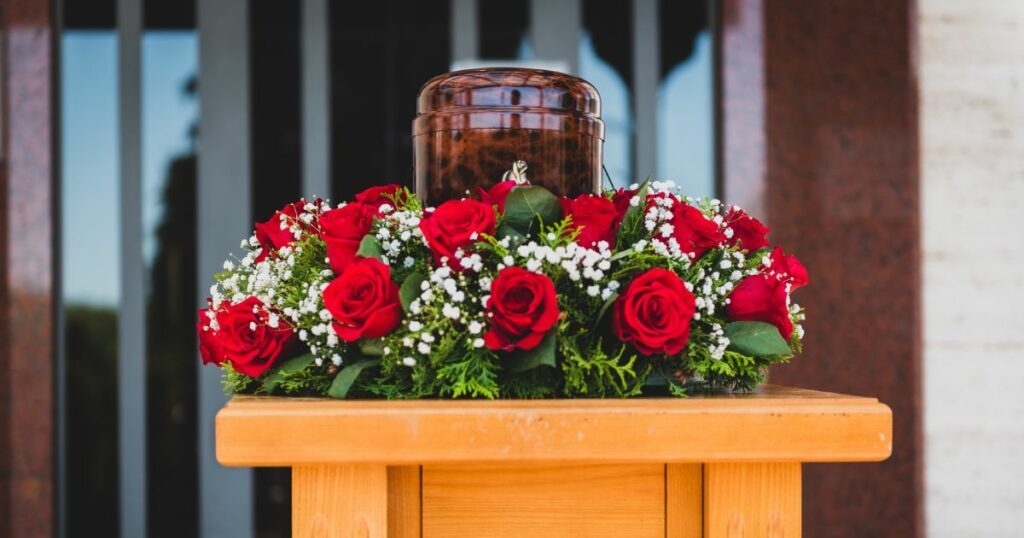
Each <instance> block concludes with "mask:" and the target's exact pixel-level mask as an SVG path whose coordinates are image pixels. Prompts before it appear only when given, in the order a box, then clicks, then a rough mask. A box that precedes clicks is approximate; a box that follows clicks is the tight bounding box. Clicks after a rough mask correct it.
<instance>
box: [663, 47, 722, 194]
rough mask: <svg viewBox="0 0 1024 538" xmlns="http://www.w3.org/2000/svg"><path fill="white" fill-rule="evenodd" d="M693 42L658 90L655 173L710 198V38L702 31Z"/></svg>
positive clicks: (712, 189) (712, 176) (712, 179)
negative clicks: (689, 53) (685, 56)
mask: <svg viewBox="0 0 1024 538" xmlns="http://www.w3.org/2000/svg"><path fill="white" fill-rule="evenodd" d="M694 41H695V46H694V47H693V54H692V55H691V56H690V57H689V58H687V59H686V60H684V61H682V62H680V63H679V64H677V65H676V66H675V67H674V68H673V69H672V70H671V71H669V73H668V74H667V75H666V76H665V77H664V78H663V79H662V81H661V84H660V87H659V89H658V120H659V121H658V177H661V178H666V179H674V180H675V181H676V183H678V184H679V185H680V186H681V187H682V189H683V192H685V193H686V194H688V195H690V196H696V197H699V196H714V194H715V174H714V145H713V142H714V132H713V131H714V118H713V117H712V111H713V106H714V102H713V97H712V83H711V36H710V35H709V32H708V31H707V30H705V31H702V32H701V33H700V34H698V35H697V37H696V39H695V40H694Z"/></svg>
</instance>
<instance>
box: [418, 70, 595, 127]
mask: <svg viewBox="0 0 1024 538" xmlns="http://www.w3.org/2000/svg"><path fill="white" fill-rule="evenodd" d="M416 111H417V115H416V120H415V121H414V122H413V136H415V135H419V134H422V133H425V132H429V131H436V130H449V129H467V128H468V129H473V128H485V129H486V128H524V129H543V130H562V131H564V130H566V129H567V128H570V127H573V128H575V129H577V130H579V131H580V132H581V133H582V134H590V135H594V136H597V137H599V138H604V124H603V122H602V121H601V96H600V95H598V93H597V89H596V88H594V86H593V85H592V84H590V83H589V82H587V81H585V80H583V79H581V78H579V77H574V76H572V75H567V74H565V73H558V72H556V71H546V70H543V69H524V68H516V67H488V68H480V69H466V70H463V71H455V72H452V73H445V74H443V75H439V76H436V77H434V78H432V79H430V81H428V82H427V83H426V84H424V85H423V87H422V88H421V89H420V93H419V97H418V98H417V100H416ZM511 119H514V120H515V125H511V124H509V120H511ZM494 122H497V123H496V124H495V123H494Z"/></svg>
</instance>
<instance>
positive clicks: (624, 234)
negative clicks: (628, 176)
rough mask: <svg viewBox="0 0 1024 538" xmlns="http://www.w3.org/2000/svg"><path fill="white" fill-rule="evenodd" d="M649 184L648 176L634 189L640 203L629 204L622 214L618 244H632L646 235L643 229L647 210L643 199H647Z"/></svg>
mask: <svg viewBox="0 0 1024 538" xmlns="http://www.w3.org/2000/svg"><path fill="white" fill-rule="evenodd" d="M650 186H651V180H650V178H648V179H646V180H644V182H643V183H641V184H640V188H638V189H637V191H636V196H637V198H639V199H640V203H639V204H637V205H632V204H630V207H629V209H627V210H626V214H625V215H623V216H622V224H621V225H620V226H619V233H618V237H617V238H616V241H617V243H618V244H620V245H632V244H634V243H636V242H637V241H639V240H640V239H642V238H643V237H644V236H645V235H646V233H645V231H644V211H646V210H647V206H646V202H645V200H646V199H647V191H648V189H650Z"/></svg>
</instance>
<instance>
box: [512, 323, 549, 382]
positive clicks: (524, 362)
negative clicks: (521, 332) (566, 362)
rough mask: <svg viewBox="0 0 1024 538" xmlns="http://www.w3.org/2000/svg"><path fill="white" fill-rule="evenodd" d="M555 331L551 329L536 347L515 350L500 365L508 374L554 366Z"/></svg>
mask: <svg viewBox="0 0 1024 538" xmlns="http://www.w3.org/2000/svg"><path fill="white" fill-rule="evenodd" d="M557 332H558V331H557V329H555V328H552V329H551V330H550V331H548V334H546V335H545V336H544V339H543V340H541V341H540V343H539V344H537V347H535V348H533V349H526V350H522V349H519V350H516V351H514V352H512V353H511V354H509V355H508V356H506V357H504V358H503V359H502V364H503V365H504V366H505V369H506V370H509V371H510V372H525V371H527V370H532V369H534V368H536V367H538V366H541V365H545V366H551V367H554V366H555V349H556V347H557V346H556V345H555V344H556V343H557V337H556V334H555V333H557Z"/></svg>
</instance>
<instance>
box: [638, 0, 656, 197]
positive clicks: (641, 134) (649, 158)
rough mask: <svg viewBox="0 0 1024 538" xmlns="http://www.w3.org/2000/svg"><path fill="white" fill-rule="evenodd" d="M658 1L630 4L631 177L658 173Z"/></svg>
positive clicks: (650, 0)
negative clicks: (631, 7)
mask: <svg viewBox="0 0 1024 538" xmlns="http://www.w3.org/2000/svg"><path fill="white" fill-rule="evenodd" d="M660 65H661V57H660V56H659V54H658V1H657V0H633V113H634V115H635V118H636V121H635V122H634V124H633V125H635V126H636V127H635V129H636V137H635V145H634V148H636V149H635V152H634V154H635V156H636V157H635V158H636V161H635V162H634V165H633V175H634V176H636V177H637V178H639V179H643V178H645V177H647V175H648V174H652V175H653V174H655V173H656V172H657V169H658V82H659V80H658V79H659V78H660V77H659V73H658V70H659V69H660Z"/></svg>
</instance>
